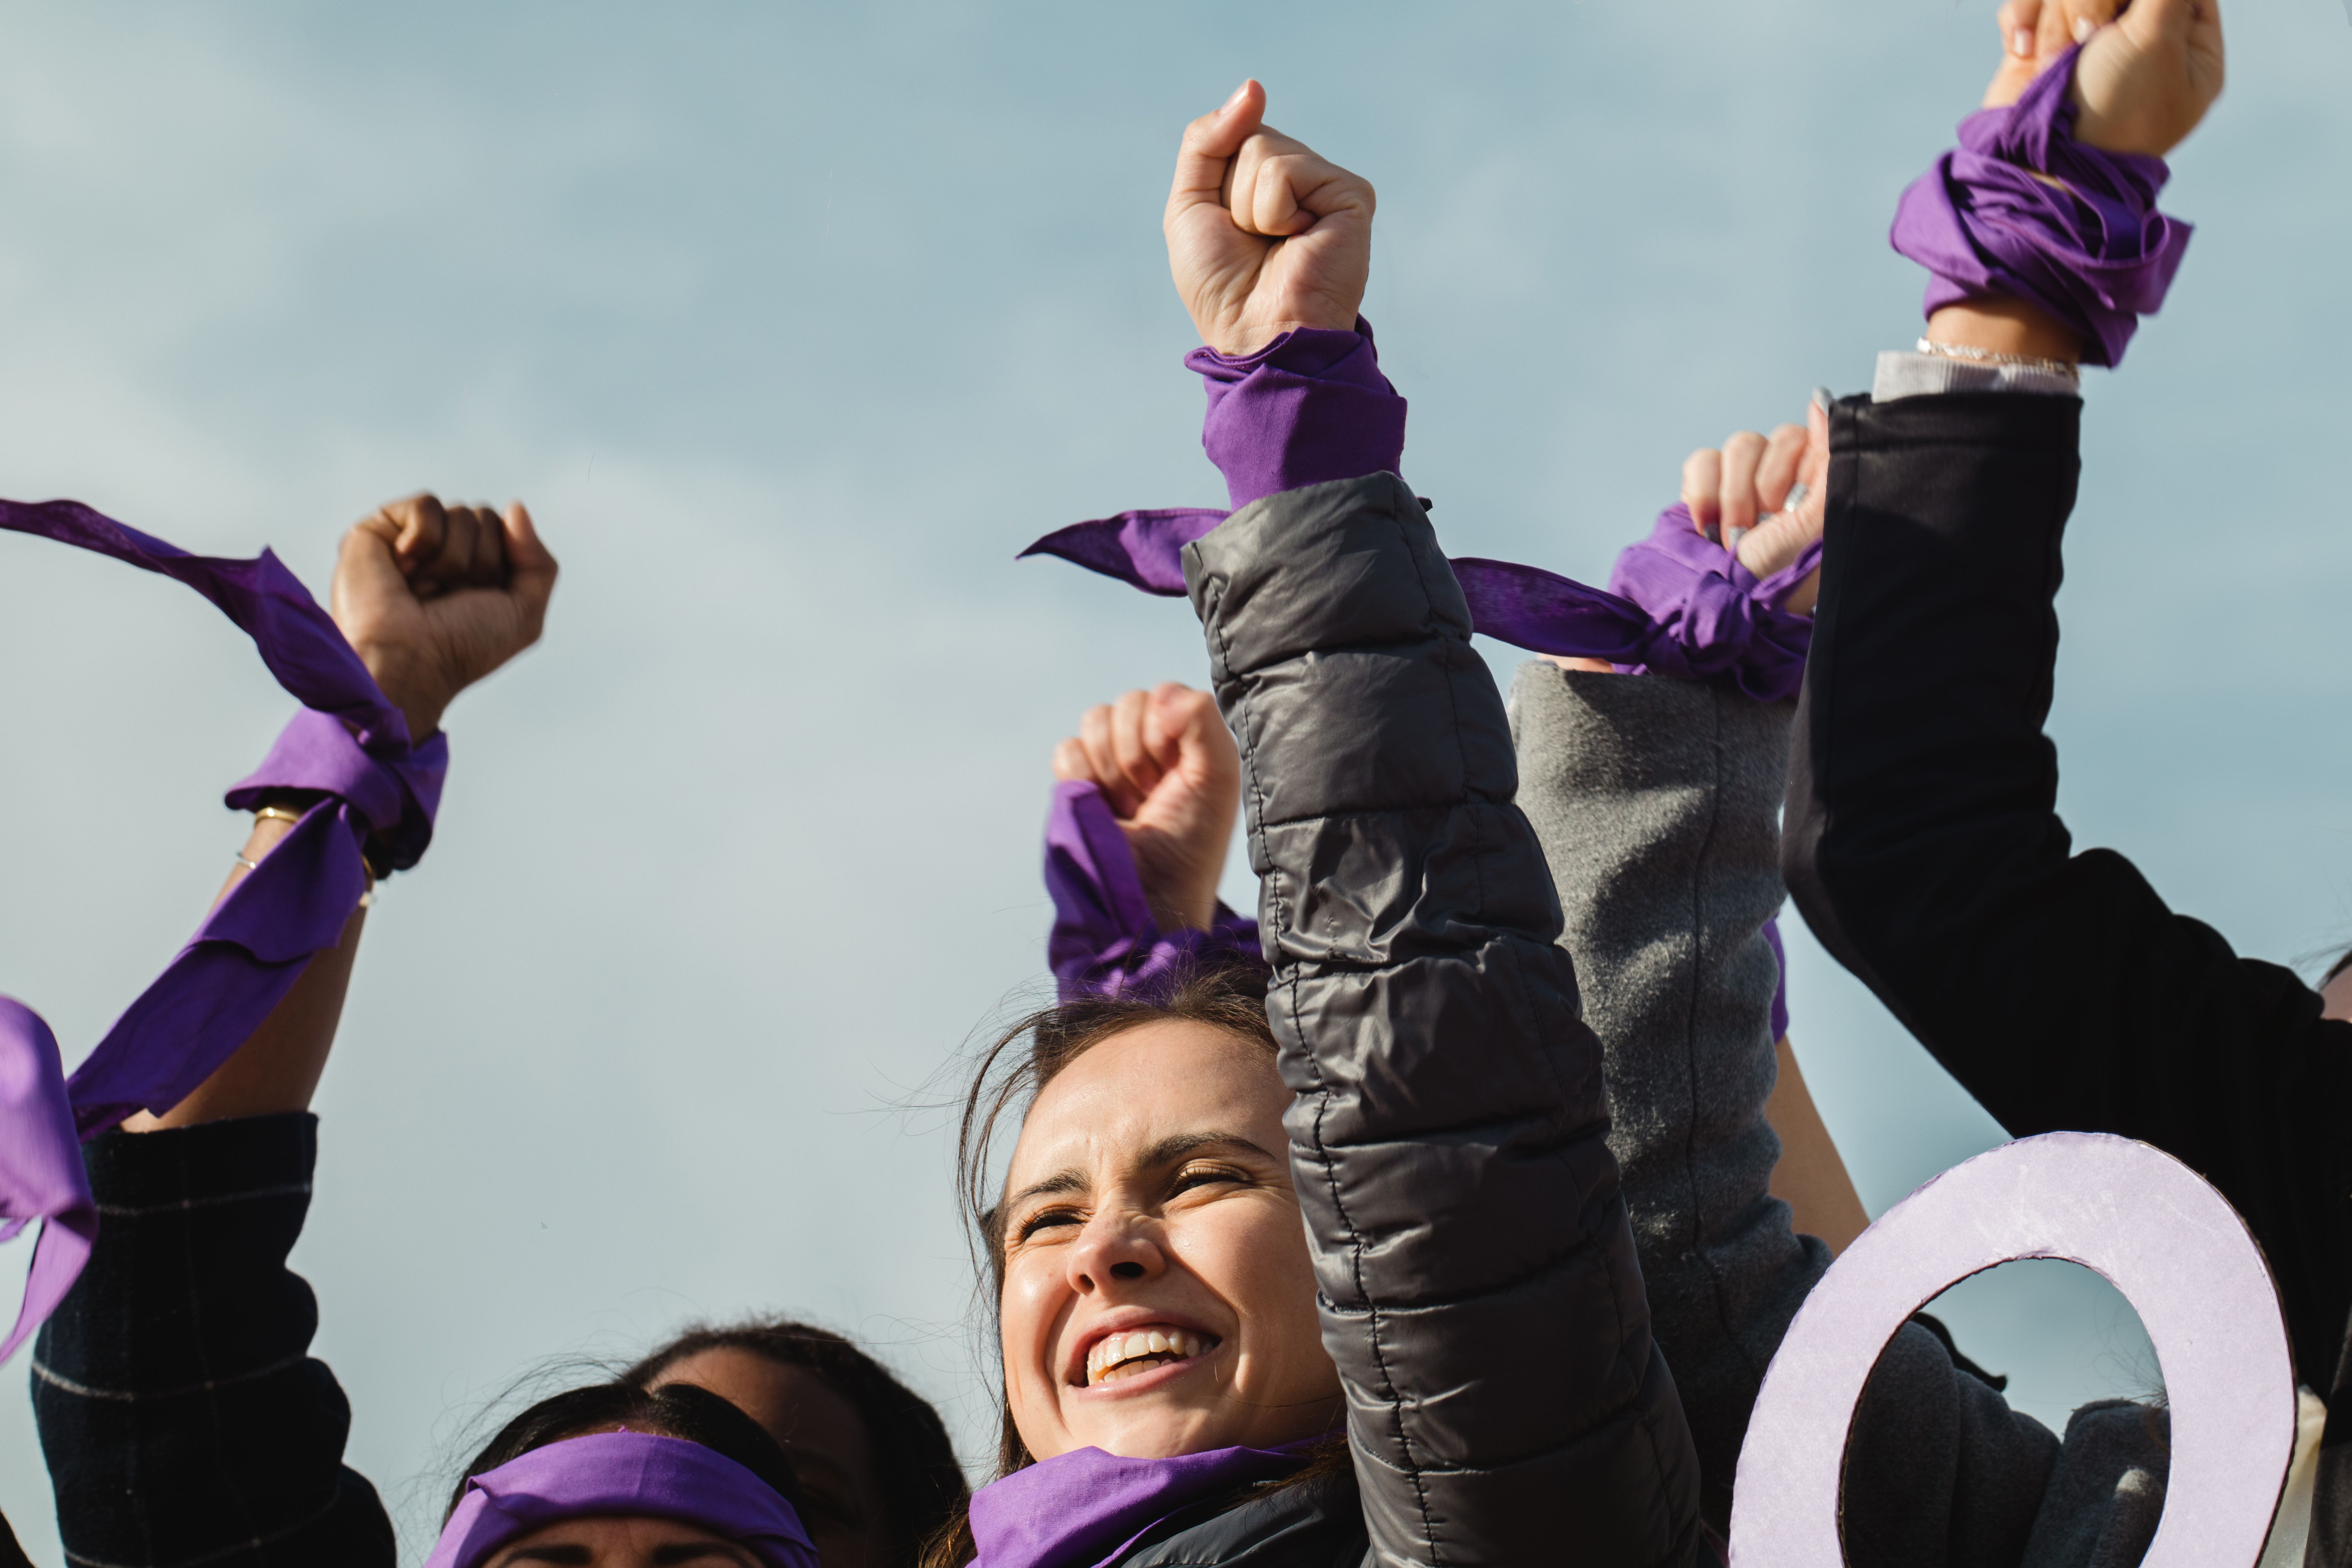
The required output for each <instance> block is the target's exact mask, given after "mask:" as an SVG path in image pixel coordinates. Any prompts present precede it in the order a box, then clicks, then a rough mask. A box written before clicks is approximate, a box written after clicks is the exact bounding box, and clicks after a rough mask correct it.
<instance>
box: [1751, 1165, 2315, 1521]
mask: <svg viewBox="0 0 2352 1568" xmlns="http://www.w3.org/2000/svg"><path fill="white" fill-rule="evenodd" d="M2015 1258H2066V1259H2068V1260H2070V1261H2072V1262H2075V1263H2080V1264H2082V1265H2084V1267H2085V1268H2093V1269H2095V1270H2097V1271H2098V1272H2099V1273H2100V1274H2103V1275H2105V1277H2106V1278H2107V1279H2109V1280H2110V1281H2112V1282H2113V1283H2114V1284H2115V1286H2116V1289H2119V1290H2121V1291H2122V1292H2123V1293H2124V1295H2125V1296H2126V1298H2127V1299H2129V1300H2130V1301H2131V1304H2132V1306H2133V1308H2134V1309H2135V1310H2137V1311H2138V1313H2139V1319H2140V1322H2141V1324H2142V1325H2143V1326H2144V1327H2145V1328H2146V1329H2147V1337H2148V1339H2149V1341H2150V1342H2152V1343H2153V1344H2154V1345H2155V1346H2156V1353H2157V1359H2158V1362H2159V1363H2161V1365H2162V1369H2163V1373H2164V1384H2165V1393H2166V1397H2167V1401H2168V1404H2169V1405H2170V1407H2171V1415H2172V1462H2171V1469H2170V1474H2169V1477H2168V1480H2167V1482H2166V1486H2165V1504H2164V1518H2163V1521H2162V1522H2161V1523H2160V1524H2158V1527H2157V1531H2156V1540H2155V1541H2154V1542H2152V1543H2151V1544H2150V1545H2149V1547H2148V1549H2147V1556H2146V1557H2144V1558H2142V1559H2141V1568H2252V1563H2254V1561H2255V1559H2256V1558H2257V1557H2258V1556H2260V1554H2261V1552H2262V1550H2263V1537H2264V1536H2265V1535H2267V1534H2268V1533H2269V1531H2270V1525H2271V1516H2272V1514H2273V1512H2274V1511H2275V1510H2276V1509H2277V1507H2278V1500H2279V1489H2280V1487H2281V1485H2282V1483H2283V1482H2284V1479H2285V1476H2286V1468H2287V1461H2288V1460H2289V1459H2291V1458H2293V1457H2294V1441H2295V1392H2294V1362H2293V1359H2292V1358H2291V1357H2290V1356H2289V1354H2288V1352H2287V1341H2286V1324H2285V1321H2284V1319H2283V1318H2282V1317H2281V1315H2280V1311H2279V1303H2278V1292H2277V1290H2276V1289H2274V1288H2273V1286H2272V1284H2271V1275H2270V1268H2269V1266H2268V1265H2266V1264H2265V1263H2264V1262H2263V1255H2262V1251H2261V1249H2260V1248H2259V1247H2256V1246H2255V1245H2254V1239H2253V1237H2251V1236H2249V1235H2248V1234H2247V1233H2246V1226H2245V1222H2244V1221H2242V1220H2241V1219H2240V1218H2239V1217H2238V1214H2237V1211H2236V1210H2235V1209H2232V1208H2231V1206H2230V1205H2229V1204H2228V1203H2227V1202H2226V1201H2225V1200H2224V1199H2223V1198H2222V1196H2221V1194H2219V1193H2217V1192H2215V1191H2214V1190H2213V1189H2212V1188H2211V1187H2210V1185H2208V1184H2206V1183H2205V1181H2204V1180H2203V1179H2202V1178H2201V1177H2200V1176H2199V1175H2198V1174H2197V1173H2195V1172H2193V1171H2191V1170H2190V1169H2189V1167H2188V1166H2186V1165H2184V1164H2182V1163H2180V1162H2179V1161H2178V1160H2175V1159H2174V1158H2173V1157H2172V1156H2171V1155H2169V1154H2167V1153H2164V1152H2161V1151H2160V1150H2157V1149H2152V1148H2150V1147H2148V1146H2147V1144H2145V1143H2136V1142H2132V1141H2131V1140H2130V1139H2127V1138H2115V1137H2110V1136H2107V1135H2105V1134H2104V1133H2092V1132H2051V1133H2045V1134H2043V1135H2042V1136H2041V1137H2039V1138H2024V1139H2020V1140H2019V1141H2018V1142H2014V1143H2009V1144H2004V1145H2003V1146H2002V1147H2000V1148H1999V1149H1995V1150H1993V1151H1992V1152H1990V1153H1989V1154H1979V1155H1978V1156H1977V1157H1976V1158H1975V1159H1973V1160H1969V1161H1968V1162H1966V1163H1962V1164H1959V1165H1956V1166H1954V1167H1953V1168H1952V1169H1950V1170H1948V1171H1947V1172H1945V1173H1943V1174H1942V1175H1940V1176H1937V1178H1935V1180H1933V1181H1931V1182H1929V1183H1928V1184H1927V1185H1925V1186H1923V1187H1921V1188H1920V1189H1919V1190H1918V1191H1917V1192H1916V1193H1913V1194H1911V1195H1910V1196H1909V1197H1907V1198H1906V1199H1904V1200H1903V1201H1902V1202H1901V1203H1900V1204H1897V1205H1895V1207H1894V1208H1892V1209H1889V1210H1888V1211H1887V1212H1886V1213H1885V1215H1883V1216H1881V1217H1880V1219H1879V1221H1878V1223H1877V1224H1875V1225H1874V1226H1871V1227H1870V1228H1869V1229H1868V1230H1866V1231H1864V1233H1863V1234H1862V1236H1861V1237H1859V1238H1858V1239H1857V1240H1856V1241H1855V1242H1854V1243H1853V1246H1852V1247H1848V1248H1846V1251H1845V1254H1844V1256H1843V1257H1842V1258H1839V1259H1838V1260H1837V1262H1836V1263H1835V1264H1834V1265H1832V1268H1830V1271H1829V1272H1828V1273H1827V1274H1825V1275H1823V1276H1822V1282H1821V1283H1820V1284H1819V1285H1816V1286H1814V1287H1813V1292H1812V1294H1811V1296H1809V1297H1807V1298H1806V1299H1805V1304H1804V1306H1803V1307H1802V1308H1801V1310H1799V1311H1798V1313H1797V1317H1796V1321H1794V1322H1792V1323H1790V1325H1789V1333H1788V1337H1787V1338H1786V1339H1784V1340H1782V1341H1781V1342H1780V1353H1779V1354H1777V1355H1775V1356H1774V1357H1773V1358H1772V1364H1771V1366H1770V1368H1769V1369H1768V1370H1767V1371H1766V1373H1765V1374H1764V1386H1763V1389H1762V1391H1761V1392H1760V1393H1759V1394H1758V1395H1757V1399H1756V1409H1755V1413H1754V1415H1752V1416H1751V1417H1750V1419H1749V1421H1748V1440H1747V1442H1746V1444H1745V1445H1744V1446H1743V1447H1741V1448H1740V1450H1739V1476H1738V1486H1737V1488H1736V1489H1735V1490H1734V1492H1733V1494H1732V1503H1731V1561H1732V1564H1733V1568H1832V1565H1834V1564H1836V1563H1843V1562H1844V1561H1845V1555H1844V1551H1843V1545H1842V1543H1841V1541H1840V1537H1839V1531H1838V1488H1839V1482H1840V1480H1841V1479H1842V1472H1843V1468H1844V1464H1845V1443H1846V1432H1847V1429H1848V1428H1849V1427H1850V1426H1852V1425H1853V1412H1854V1406H1855V1405H1856V1404H1857V1403H1858V1402H1859V1401H1860V1400H1861V1398H1862V1389H1863V1384H1864V1382H1865V1381H1866V1380H1867V1379H1868V1378H1869V1376H1870V1373H1871V1369H1872V1368H1873V1367H1874V1366H1875V1365H1876V1364H1877V1363H1878V1357H1879V1352H1882V1351H1884V1350H1885V1348H1886V1342H1887V1341H1889V1340H1891V1339H1893V1338H1894V1337H1895V1331H1896V1330H1897V1329H1899V1328H1901V1327H1902V1326H1903V1324H1904V1323H1905V1322H1906V1321H1908V1320H1909V1318H1910V1316H1911V1314H1912V1313H1914V1312H1916V1311H1917V1310H1919V1309H1920V1308H1921V1307H1923V1306H1926V1305H1927V1302H1928V1301H1930V1300H1933V1299H1934V1298H1935V1297H1936V1296H1937V1294H1939V1293H1940V1292H1941V1291H1943V1290H1944V1289H1946V1288H1947V1287H1948V1286H1950V1285H1954V1284H1957V1283H1958V1282H1959V1281H1960V1280H1962V1279H1967V1278H1968V1277H1969V1275H1971V1274H1978V1273H1981V1272H1983V1271H1984V1270H1985V1269H1988V1268H1992V1267H1993V1266H1994V1265H1996V1264H2000V1263H2007V1262H2010V1261H2011V1260H2012V1259H2015Z"/></svg>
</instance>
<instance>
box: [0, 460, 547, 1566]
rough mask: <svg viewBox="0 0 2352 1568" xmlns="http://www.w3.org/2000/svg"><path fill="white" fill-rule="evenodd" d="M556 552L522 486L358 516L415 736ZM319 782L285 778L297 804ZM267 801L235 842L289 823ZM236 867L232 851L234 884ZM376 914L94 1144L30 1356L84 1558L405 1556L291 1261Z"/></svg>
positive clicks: (345, 566) (533, 628)
mask: <svg viewBox="0 0 2352 1568" xmlns="http://www.w3.org/2000/svg"><path fill="white" fill-rule="evenodd" d="M554 574H555V563H554V561H553V559H552V558H551V557H550V556H548V554H547V552H546V551H545V549H544V547H543V546H541V544H540V543H539V542H538V538H537V536H536V534H535V533H533V532H532V531H531V528H530V519H529V517H528V515H527V514H525V513H524V512H523V511H522V510H521V509H520V507H516V508H512V509H509V511H508V513H507V514H506V516H505V517H504V519H502V520H501V519H500V518H499V517H497V516H495V515H494V514H491V513H489V512H487V511H480V510H468V509H446V510H445V509H443V508H442V507H441V506H440V504H439V503H438V502H437V501H435V500H433V499H432V498H430V497H419V498H415V500H409V501H403V502H399V503H396V504H395V505H394V506H392V507H388V508H386V509H384V510H383V511H380V512H378V513H377V514H375V515H374V516H373V517H372V518H370V519H369V520H368V521H365V522H362V524H360V525H359V527H358V528H356V529H354V530H353V531H352V534H351V535H350V536H349V537H348V538H347V539H346V540H345V542H344V547H343V551H342V555H341V561H340V562H339V563H338V566H337V570H336V576H335V595H334V608H335V616H336V621H337V625H338V626H340V627H341V629H342V631H343V633H344V635H345V637H347V638H348V639H349V640H350V642H351V643H352V647H354V648H356V649H357V650H358V652H359V653H360V655H361V657H362V659H363V660H364V661H365V662H366V664H367V665H368V668H369V670H370V672H371V673H372V674H373V676H374V677H375V679H376V680H377V682H378V684H379V685H380V686H381V687H382V688H383V691H384V693H385V695H386V696H388V697H390V698H391V699H392V700H394V702H396V703H397V704H399V706H400V707H401V708H402V709H403V710H404V716H405V717H406V719H407V721H408V724H409V726H410V731H411V733H412V735H414V736H415V737H416V738H418V739H420V740H421V739H423V738H425V737H426V736H429V735H430V734H431V733H432V732H433V731H435V730H436V729H437V727H438V725H439V722H440V718H441V714H442V711H443V710H444V709H445V708H446V706H447V704H448V702H449V700H451V699H452V698H454V697H455V696H456V695H457V692H458V691H459V690H460V689H463V688H464V687H465V686H467V685H468V684H470V683H471V682H472V681H474V680H476V679H480V678H481V677H482V676H484V675H486V674H488V672H489V671H490V670H491V669H493V668H496V667H497V666H498V665H499V664H501V663H503V662H504V661H505V660H506V659H507V658H510V657H512V656H513V655H514V654H515V653H517V652H520V650H521V648H522V647H526V646H528V644H529V643H530V642H531V641H532V640H534V639H535V638H536V637H537V636H538V633H539V627H540V624H541V617H542V616H543V615H544V613H545V609H546V605H547V599H548V595H549V592H550V591H551V587H552V584H553V580H554ZM307 804H308V802H307V801H306V800H305V799H303V798H302V797H299V796H296V797H290V798H289V799H287V800H286V801H285V803H284V806H283V810H284V814H285V816H298V815H299V808H300V807H301V806H303V805H307ZM262 811H263V815H262V816H261V817H260V818H259V819H258V820H257V822H256V824H255V831H254V834H253V836H252V837H251V838H250V839H249V840H248V841H247V845H246V847H245V849H244V850H243V851H242V858H243V859H244V860H246V861H251V862H255V863H258V862H260V861H261V860H263V859H264V858H266V857H267V856H268V854H269V853H270V852H271V850H272V848H273V847H274V846H275V845H277V844H278V841H279V840H280V838H281V837H283V836H284V835H285V834H286V833H287V832H288V831H289V828H288V826H287V824H286V822H285V821H284V820H283V818H282V817H281V816H279V815H278V810H277V809H276V808H274V807H273V805H268V804H265V805H263V807H262ZM247 874H249V873H248V872H247V868H245V867H244V866H243V865H240V866H239V867H238V868H237V870H236V873H235V874H233V876H232V878H231V879H230V884H229V887H227V888H224V889H222V894H223V896H224V897H225V896H226V894H227V892H228V891H229V890H230V889H232V888H234V887H235V886H236V883H237V881H238V880H239V879H242V878H243V877H244V876H246V875H247ZM363 918H364V911H363V910H362V911H361V912H355V913H353V914H352V916H351V917H350V920H349V921H348V922H347V923H346V925H345V927H344V931H343V939H342V942H341V945H340V946H339V947H337V948H333V949H330V950H325V951H322V952H319V953H318V954H317V955H316V956H314V957H313V958H312V959H311V961H310V963H309V965H308V967H307V968H305V970H304V971H303V973H302V975H301V977H300V978H299V980H297V981H296V982H295V983H294V985H293V988H292V989H291V990H290V991H289V992H288V993H287V994H286V995H285V996H284V998H283V999H282V1000H281V1001H280V1002H279V1003H278V1006H277V1008H276V1009H275V1010H274V1011H273V1012H271V1013H270V1014H269V1015H268V1018H267V1019H266V1021H265V1022H264V1023H263V1024H262V1025H261V1026H260V1027H259V1028H258V1029H257V1030H256V1031H255V1033H254V1034H253V1035H252V1037H250V1038H249V1039H247V1042H246V1043H245V1044H244V1045H243V1046H242V1047H239V1048H238V1049H237V1050H236V1054H235V1055H233V1056H231V1057H230V1058H228V1059H227V1061H226V1062H225V1063H224V1064H223V1065H222V1066H221V1067H220V1068H217V1069H215V1071H214V1073H213V1074H212V1075H211V1076H210V1077H209V1078H207V1079H204V1080H203V1082H202V1083H201V1084H200V1085H199V1086H198V1087H197V1089H195V1090H194V1092H193V1093H191V1094H189V1095H188V1096H187V1097H185V1098H184V1099H183V1100H181V1101H180V1102H179V1103H178V1104H176V1105H174V1106H172V1107H170V1108H169V1110H167V1111H166V1113H165V1114H164V1115H163V1116H160V1117H157V1116H152V1115H143V1114H142V1115H141V1116H139V1117H137V1118H134V1119H133V1121H132V1122H131V1123H128V1124H126V1126H127V1127H128V1128H129V1129H130V1130H129V1131H121V1132H114V1133H109V1134H107V1135H105V1136H102V1137H100V1138H98V1139H97V1140H95V1141H94V1142H91V1143H89V1145H88V1146H87V1147H86V1149H85V1155H86V1163H87V1165H88V1168H89V1177H90V1186H91V1190H92V1192H93V1194H94V1195H95V1197H96V1199H97V1201H98V1203H99V1205H100V1208H101V1210H102V1213H103V1215H104V1218H103V1223H102V1224H101V1226H100V1228H99V1233H98V1239H97V1243H96V1246H95V1247H94V1249H93V1250H92V1252H91V1254H90V1258H89V1263H88V1265H87V1267H86V1268H84V1270H83V1272H82V1274H81V1277H80V1279H79V1282H78V1283H77V1284H76V1285H75V1287H74V1289H73V1290H72V1292H71V1293H70V1294H68V1296H67V1297H66V1299H65V1300H64V1302H63V1303H62V1305H61V1306H60V1307H59V1308H58V1311H57V1313H56V1314H55V1315H54V1316H53V1317H51V1318H50V1319H49V1321H48V1323H47V1326H46V1327H45V1328H44V1329H43V1331H42V1332H41V1335H40V1338H39V1339H38V1341H37V1342H36V1344H35V1347H34V1362H33V1370H34V1388H33V1403H34V1414H35V1416H36V1419H37V1422H38V1424H39V1427H40V1434H41V1444H42V1448H43V1452H44V1453H45V1455H46V1456H47V1460H48V1466H49V1474H50V1479H51V1481H52V1483H53V1485H54V1486H55V1488H56V1491H57V1500H58V1530H59V1533H60V1534H61V1536H62V1537H63V1539H64V1542H65V1544H66V1548H67V1550H68V1552H70V1553H72V1554H73V1555H74V1556H75V1558H76V1560H78V1561H85V1562H105V1563H185V1562H194V1561H201V1562H204V1563H218V1564H222V1565H225V1568H272V1565H275V1564H278V1563H289V1564H290V1563H352V1564H383V1565H384V1568H389V1565H390V1564H391V1563H393V1561H394V1540H393V1533H392V1526H391V1521H390V1520H389V1519H388V1518H387V1517H386V1515H385V1512H384V1510H383V1505H382V1504H381V1503H380V1502H379V1500H377V1498H376V1495H375V1491H374V1489H373V1488H372V1487H371V1486H370V1485H369V1484H368V1482H367V1481H366V1480H365V1479H363V1478H362V1477H361V1476H360V1475H359V1474H358V1473H357V1472H355V1471H353V1470H352V1469H351V1468H348V1467H346V1466H344V1465H343V1464H342V1463H341V1458H342V1449H343V1442H344V1438H345V1436H346V1435H347V1432H348V1429H349V1426H350V1419H351V1415H350V1408H349V1405H347V1403H346V1402H345V1400H344V1398H343V1394H342V1390H341V1388H340V1387H339V1386H338V1385H337V1384H336V1382H335V1379H334V1376H333V1374H332V1373H331V1372H330V1371H329V1370H328V1369H327V1367H326V1366H325V1364H324V1363H320V1362H319V1361H316V1360H313V1359H310V1356H309V1354H308V1352H309V1348H310V1339H311V1336H312V1334H313V1333H314V1332H315V1331H316V1329H317V1327H318V1308H317V1302H316V1300H315V1299H314V1298H313V1297H312V1295H311V1293H310V1287H309V1286H308V1285H306V1284H305V1283H304V1282H303V1281H302V1279H300V1278H299V1276H297V1275H296V1274H294V1273H293V1272H291V1271H290V1270H289V1268H287V1256H288V1253H289V1250H290V1249H291V1248H292V1247H293V1245H294V1242H295V1240H296V1238H297V1237H299V1235H300V1233H301V1228H302V1222H303V1218H304V1215H305V1214H306V1213H307V1211H308V1209H309V1206H310V1177H311V1171H312V1168H313V1165H314V1163H315V1159H316V1154H317V1142H318V1139H317V1122H316V1121H315V1120H314V1119H313V1118H311V1117H310V1116H309V1115H308V1114H306V1113H305V1112H306V1111H307V1108H308V1106H309V1104H310V1095H311V1092H312V1090H313V1089H315V1088H316V1086H317V1084H318V1081H319V1077H320V1072H321V1070H322V1069H323V1068H324V1066H325V1062H326V1058H327V1053H328V1049H329V1047H330V1046H331V1044H332V1042H333V1038H334V1034H335V1027H336V1023H337V1020H338V1019H339V1017H340V1016H341V1009H342V999H343V991H344V987H345V984H347V982H348V980H349V978H350V974H351V964H352V956H353V953H354V951H355V949H356V947H357V943H358V936H359V930H360V925H361V922H362V920H363ZM134 1134H135V1135H134Z"/></svg>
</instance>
